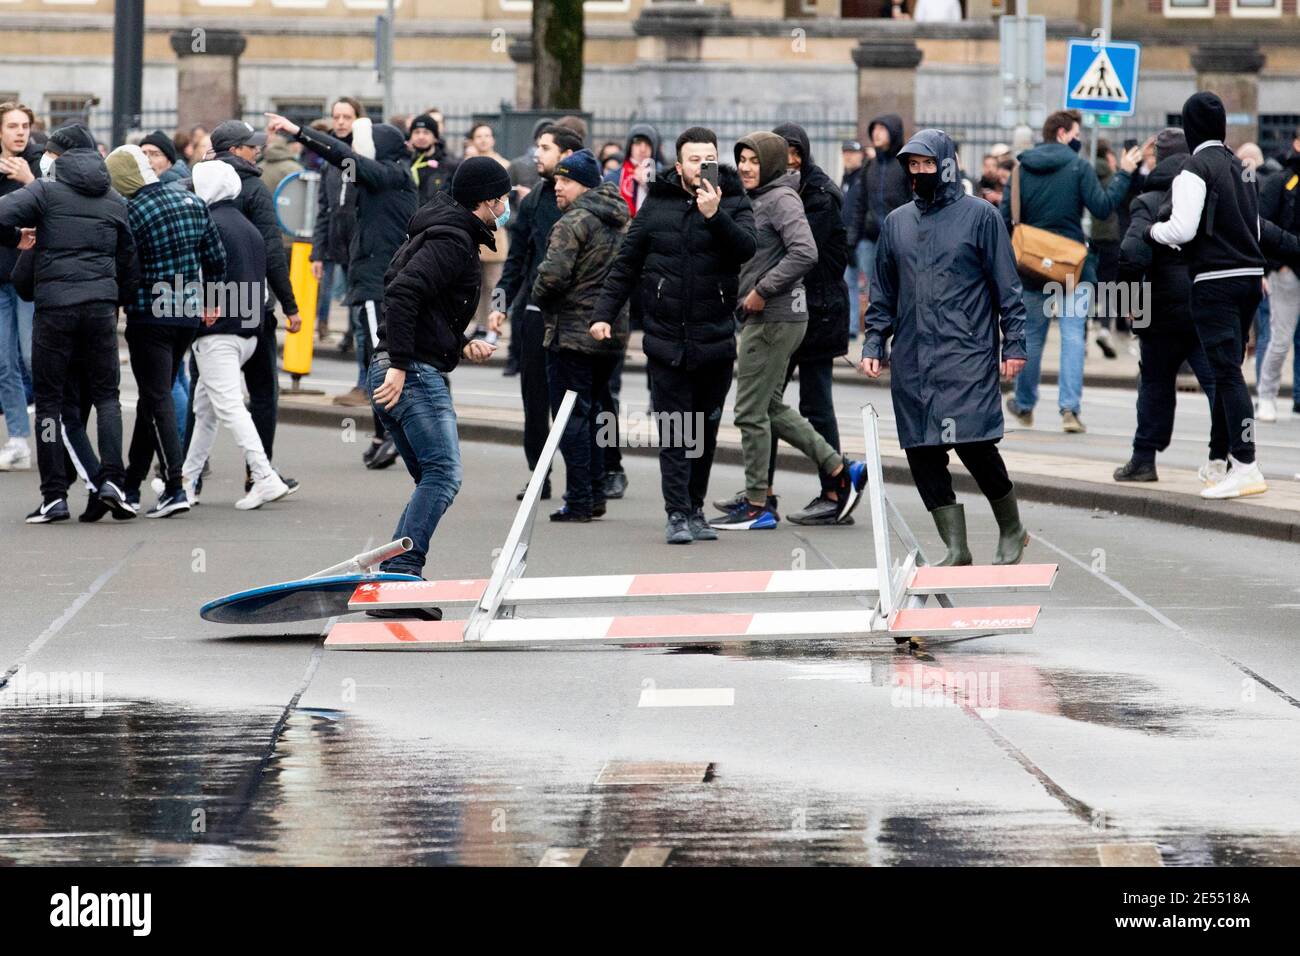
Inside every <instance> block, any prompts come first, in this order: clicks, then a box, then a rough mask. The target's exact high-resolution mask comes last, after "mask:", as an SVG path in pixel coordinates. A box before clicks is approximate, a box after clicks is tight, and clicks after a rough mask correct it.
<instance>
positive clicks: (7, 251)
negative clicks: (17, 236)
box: [0, 142, 45, 282]
mask: <svg viewBox="0 0 1300 956" xmlns="http://www.w3.org/2000/svg"><path fill="white" fill-rule="evenodd" d="M44 152H45V150H43V149H41V147H39V146H37V145H36V144H35V143H31V142H29V143H28V144H27V148H26V149H25V150H23V154H22V158H23V159H25V160H27V166H28V168H29V169H31V171H32V175H33V176H35V177H36V178H37V179H40V178H41V156H42V155H43V154H44ZM22 188H23V184H22V183H20V182H18V180H16V179H10V178H9V177H8V176H0V196H8V195H9V194H10V193H11V192H16V191H17V190H19V189H22ZM17 259H18V250H17V249H11V248H9V247H7V246H0V282H8V281H9V273H11V272H12V271H13V268H14V262H15V261H16V260H17Z"/></svg>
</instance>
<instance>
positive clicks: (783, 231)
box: [736, 133, 817, 322]
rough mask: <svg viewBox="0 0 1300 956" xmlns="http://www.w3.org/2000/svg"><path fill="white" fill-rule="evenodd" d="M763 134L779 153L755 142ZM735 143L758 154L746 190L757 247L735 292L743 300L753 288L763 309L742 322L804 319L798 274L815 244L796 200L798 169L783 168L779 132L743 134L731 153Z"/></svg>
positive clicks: (808, 265) (811, 261) (809, 262)
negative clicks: (755, 173)
mask: <svg viewBox="0 0 1300 956" xmlns="http://www.w3.org/2000/svg"><path fill="white" fill-rule="evenodd" d="M768 136H770V137H772V139H773V140H775V141H776V142H777V143H779V153H778V152H777V149H776V148H773V147H771V146H770V145H769V144H768V143H767V142H759V140H760V137H762V138H763V139H765V138H766V137H768ZM741 146H748V147H750V148H751V149H754V150H755V152H757V153H758V155H759V165H760V169H761V173H760V176H759V183H760V184H759V185H758V186H757V187H756V188H755V189H753V190H751V191H750V192H749V199H750V202H752V203H753V206H754V229H755V232H756V233H757V237H758V250H757V251H756V252H755V253H754V257H753V258H752V259H750V260H749V261H748V262H746V263H745V265H744V267H743V268H742V269H741V271H740V296H741V299H742V300H743V299H744V297H745V296H747V295H748V294H749V292H750V290H757V291H758V294H759V295H760V296H762V297H763V299H764V300H765V301H766V303H767V304H766V305H765V306H764V308H763V311H761V312H751V313H748V314H747V315H746V317H745V321H747V322H806V321H808V304H807V297H806V295H805V292H804V287H803V277H804V275H806V274H807V273H808V271H809V270H810V269H812V267H813V266H815V265H816V264H817V243H816V242H815V241H814V240H813V234H812V230H811V229H809V228H808V219H807V217H806V216H805V215H804V210H803V200H802V199H800V198H799V172H798V170H786V169H785V152H786V145H785V140H784V139H783V138H781V137H779V136H775V135H774V134H771V133H767V134H757V133H755V134H752V135H751V136H747V137H745V138H744V139H742V140H741V141H740V142H739V143H738V144H737V147H736V152H737V155H739V152H740V147H741ZM755 147H757V148H755ZM769 154H771V155H769ZM778 157H779V158H778ZM777 162H779V164H780V165H779V166H776V163H777ZM770 167H775V168H770Z"/></svg>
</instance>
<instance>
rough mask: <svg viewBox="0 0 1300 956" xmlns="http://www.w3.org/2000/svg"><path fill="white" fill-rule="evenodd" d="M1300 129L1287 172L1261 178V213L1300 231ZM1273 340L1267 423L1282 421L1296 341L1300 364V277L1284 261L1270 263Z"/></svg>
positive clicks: (1265, 375) (1265, 396) (1262, 399)
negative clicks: (1285, 375) (1282, 393)
mask: <svg viewBox="0 0 1300 956" xmlns="http://www.w3.org/2000/svg"><path fill="white" fill-rule="evenodd" d="M1297 197H1300V130H1297V131H1296V136H1295V139H1294V140H1292V142H1291V153H1290V155H1289V156H1287V159H1286V165H1285V166H1283V168H1282V171H1281V172H1280V173H1277V174H1276V175H1273V176H1270V177H1268V178H1267V180H1264V179H1263V178H1261V186H1260V192H1259V214H1260V215H1261V216H1262V217H1263V218H1265V219H1267V220H1268V221H1269V222H1272V223H1274V224H1275V225H1276V226H1277V227H1278V228H1279V229H1282V230H1283V231H1284V232H1290V233H1300V203H1297V202H1296V199H1297ZM1268 300H1269V301H1268V306H1269V308H1268V311H1269V331H1268V345H1267V348H1266V350H1265V352H1264V356H1263V358H1262V359H1261V360H1260V362H1259V376H1258V378H1259V410H1258V412H1257V416H1256V417H1258V419H1259V420H1260V421H1261V422H1273V421H1277V393H1278V387H1279V386H1280V385H1281V382H1282V368H1283V367H1284V366H1285V365H1286V357H1287V353H1288V352H1290V351H1291V348H1292V346H1293V345H1295V346H1296V356H1295V364H1294V368H1296V369H1300V276H1297V275H1296V272H1295V270H1293V269H1291V268H1290V267H1288V266H1287V265H1285V264H1284V263H1281V262H1278V261H1277V260H1275V259H1272V258H1270V259H1269V262H1268ZM1291 381H1292V386H1291V389H1292V392H1291V400H1292V404H1293V406H1294V407H1295V408H1296V409H1297V410H1300V392H1297V391H1296V388H1297V387H1298V386H1300V375H1292V379H1291Z"/></svg>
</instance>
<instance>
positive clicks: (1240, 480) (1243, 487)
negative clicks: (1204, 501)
mask: <svg viewBox="0 0 1300 956" xmlns="http://www.w3.org/2000/svg"><path fill="white" fill-rule="evenodd" d="M1266 491H1268V482H1266V481H1265V480H1264V473H1263V472H1262V471H1260V470H1259V462H1254V461H1252V462H1251V463H1250V464H1249V465H1243V464H1242V463H1241V462H1239V461H1236V460H1235V459H1234V460H1233V462H1232V468H1231V469H1229V471H1228V476H1227V477H1226V478H1224V479H1223V480H1222V481H1221V482H1219V483H1218V484H1217V485H1210V487H1208V488H1206V489H1204V490H1203V491H1202V492H1201V497H1202V498H1215V499H1221V498H1244V497H1246V496H1247V495H1262V494H1263V493H1264V492H1266Z"/></svg>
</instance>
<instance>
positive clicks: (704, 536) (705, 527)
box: [686, 508, 718, 541]
mask: <svg viewBox="0 0 1300 956" xmlns="http://www.w3.org/2000/svg"><path fill="white" fill-rule="evenodd" d="M686 527H687V528H688V529H690V532H691V538H692V540H694V541H717V540H718V532H716V531H714V530H713V529H712V528H710V527H709V519H708V518H706V517H704V509H703V508H696V509H695V511H694V513H692V514H691V515H689V516H688V517H687V519H686Z"/></svg>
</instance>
